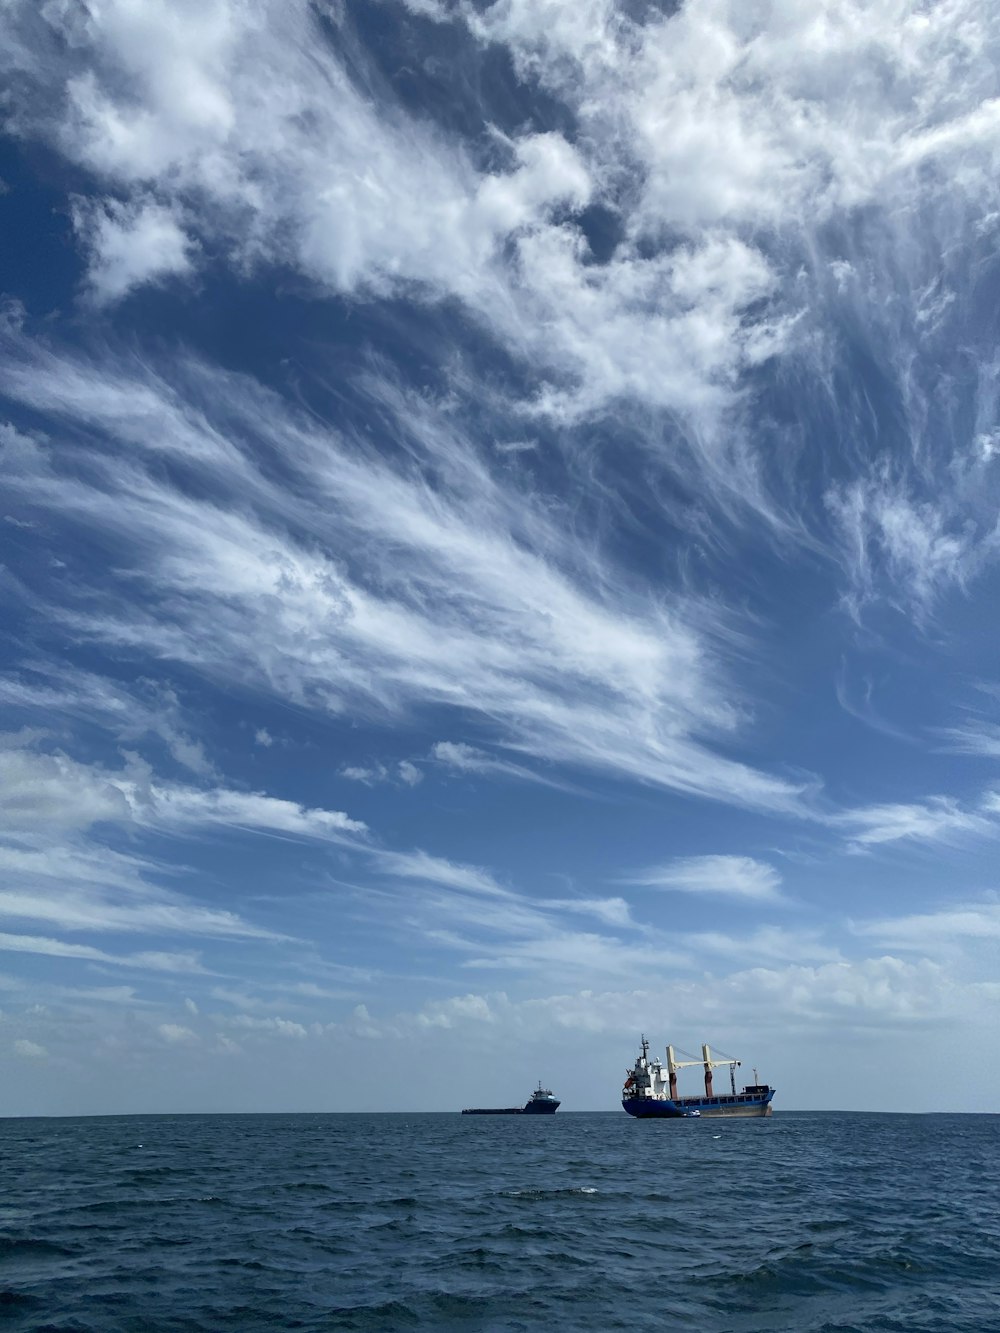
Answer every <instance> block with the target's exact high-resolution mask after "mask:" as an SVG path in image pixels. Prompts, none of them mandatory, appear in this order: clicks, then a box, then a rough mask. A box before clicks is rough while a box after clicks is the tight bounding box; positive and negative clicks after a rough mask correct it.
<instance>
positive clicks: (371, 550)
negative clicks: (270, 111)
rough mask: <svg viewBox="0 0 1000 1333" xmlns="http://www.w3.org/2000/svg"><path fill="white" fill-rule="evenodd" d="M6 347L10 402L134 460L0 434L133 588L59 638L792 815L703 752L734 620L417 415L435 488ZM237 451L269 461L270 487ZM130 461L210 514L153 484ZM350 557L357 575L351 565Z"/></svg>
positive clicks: (316, 444)
mask: <svg viewBox="0 0 1000 1333" xmlns="http://www.w3.org/2000/svg"><path fill="white" fill-rule="evenodd" d="M8 346H9V347H10V348H11V350H12V352H13V353H14V355H13V356H12V358H11V360H10V361H9V362H8V364H7V367H6V370H5V372H4V373H2V374H0V384H2V386H3V387H5V388H6V389H7V391H8V392H9V393H12V394H15V395H17V396H19V397H22V398H23V399H24V400H25V401H27V402H28V403H30V404H32V405H34V406H37V407H44V408H45V409H46V410H47V411H50V412H56V413H58V414H59V416H60V417H61V418H62V419H63V420H64V422H65V423H66V425H67V427H68V428H74V423H75V428H76V429H78V430H82V428H83V427H84V425H86V426H87V428H88V430H89V431H93V430H94V429H95V428H96V429H99V430H100V431H102V432H104V433H106V438H107V440H108V444H109V445H112V444H114V445H116V446H118V447H120V446H122V445H127V446H128V447H129V448H130V449H131V450H132V453H133V462H132V463H131V464H130V465H128V466H124V465H122V463H121V462H120V460H119V461H116V463H115V464H114V466H111V465H110V464H109V460H108V459H107V458H106V457H105V456H104V455H103V451H102V450H100V449H98V450H95V451H94V452H93V453H91V454H90V461H91V464H92V474H91V478H90V479H89V480H84V479H83V478H81V477H80V475H79V474H78V473H77V474H73V475H70V474H69V473H68V472H66V471H64V470H63V469H62V467H61V463H60V450H59V449H58V448H56V449H50V448H46V447H45V446H44V445H43V444H42V442H40V441H37V440H31V439H28V438H27V437H25V436H23V435H16V436H8V440H7V447H6V452H7V457H8V460H9V464H10V474H11V483H12V486H14V487H16V488H19V490H20V493H21V494H22V495H23V496H24V497H25V499H28V497H29V496H30V501H31V504H32V506H33V507H39V506H41V507H44V508H46V509H47V510H49V511H50V512H52V513H53V514H57V515H59V516H60V517H61V518H62V519H63V520H64V521H66V522H67V523H70V524H72V525H74V526H77V527H80V528H81V529H82V530H86V529H88V528H90V527H91V526H93V525H99V526H100V528H101V531H102V533H103V534H104V540H106V541H110V542H112V543H114V544H115V545H116V546H117V548H118V549H119V550H120V551H121V552H122V557H123V559H127V561H128V563H129V565H130V566H131V567H132V570H133V573H132V578H133V579H137V580H142V581H143V582H144V583H145V584H146V586H147V587H148V589H149V591H150V593H151V594H153V595H152V596H151V597H150V598H149V599H148V600H146V601H145V602H144V603H142V604H140V603H139V602H137V601H135V600H134V599H132V600H130V602H129V603H128V604H127V607H126V608H123V607H122V604H121V603H120V602H118V601H117V599H115V598H113V597H109V596H107V593H108V592H110V589H107V590H106V592H105V598H104V604H103V605H102V606H100V607H98V606H95V605H94V604H93V603H91V604H90V605H89V606H88V608H87V611H86V614H85V615H84V614H82V613H81V612H78V611H75V610H73V609H67V608H62V609H60V610H57V611H55V614H57V615H59V616H60V617H61V618H64V619H65V621H66V623H67V624H69V625H71V626H72V627H73V629H74V630H75V632H77V633H80V634H83V635H85V636H86V637H88V638H94V639H97V640H98V641H101V642H104V643H108V644H110V643H116V644H118V646H119V647H120V648H121V649H123V650H129V649H131V650H137V649H138V648H139V647H140V645H141V647H142V648H143V650H145V651H152V652H154V653H156V654H157V655H159V656H161V657H163V658H166V659H172V660H174V661H177V662H182V663H184V664H186V665H188V666H190V667H194V668H196V669H198V670H200V671H203V672H207V673H210V674H211V675H213V676H215V677H216V678H217V679H220V680H222V679H225V680H228V679H231V678H232V676H233V675H234V673H235V674H236V675H237V676H239V677H240V678H241V679H243V680H244V681H245V682H246V683H247V684H248V685H252V686H253V687H254V688H256V689H264V690H267V691H269V692H274V693H276V694H278V695H279V696H280V697H283V698H286V699H291V700H293V701H294V702H296V703H297V704H300V705H302V704H305V705H307V706H309V707H313V708H319V709H322V710H334V709H339V708H343V707H345V706H347V705H350V706H351V707H353V708H355V709H361V710H364V711H365V712H367V713H369V714H374V713H377V712H398V711H400V710H403V709H407V708H416V707H420V706H424V705H429V704H436V705H442V704H443V705H445V706H450V707H454V708H462V709H467V710H474V711H476V712H479V713H480V714H481V715H482V716H483V717H484V719H485V720H487V721H489V722H490V723H492V724H493V725H494V726H496V727H499V728H500V729H501V731H502V735H503V739H504V740H505V743H506V745H507V748H508V750H509V751H511V752H517V751H520V752H522V753H525V754H533V755H537V756H538V757H539V758H542V759H545V760H548V761H550V762H552V763H556V764H569V765H573V766H576V767H585V768H590V769H593V770H596V771H603V772H607V773H611V774H616V775H619V776H628V777H631V778H633V779H637V780H639V781H642V782H647V783H650V784H654V785H662V786H666V787H673V788H676V789H679V790H685V791H691V792H696V793H698V794H701V795H705V796H709V797H711V798H713V799H718V800H723V801H733V802H735V803H738V804H746V805H749V806H754V807H758V808H769V809H773V810H776V811H777V810H780V811H783V812H785V813H788V814H795V813H798V814H803V813H806V810H807V807H808V800H807V784H805V783H801V782H798V783H796V782H791V781H788V780H784V779H782V778H779V777H775V776H772V775H770V774H768V773H765V772H762V771H760V770H758V769H755V768H753V767H752V766H750V765H748V764H743V763H740V762H737V761H735V760H733V759H729V758H723V757H722V756H721V755H720V754H718V753H716V752H715V751H714V750H713V748H712V744H711V742H712V740H713V739H714V738H715V737H716V736H721V735H723V734H725V733H727V732H729V733H731V732H732V731H733V730H734V728H735V727H736V726H737V724H738V722H739V720H740V712H739V709H738V707H735V706H734V702H733V700H732V698H731V697H727V696H731V695H732V694H734V693H735V687H734V685H733V683H732V681H731V680H727V678H726V674H727V673H726V671H725V667H724V658H725V652H726V648H727V644H728V643H730V642H732V641H733V640H734V639H735V640H737V641H739V644H740V650H741V651H742V649H743V644H742V640H741V636H740V633H739V631H738V630H737V629H736V627H735V625H733V624H730V623H728V622H727V619H726V618H725V617H724V616H722V615H720V612H719V609H718V607H716V606H713V605H712V604H710V603H709V602H707V601H704V600H701V599H698V598H696V597H691V596H683V597H674V598H673V599H670V601H669V602H668V601H667V599H665V598H664V596H663V595H662V593H661V592H658V593H657V595H656V596H655V597H654V596H650V595H643V594H642V593H639V592H637V591H636V590H635V589H633V588H631V587H629V585H628V583H627V582H626V581H625V580H623V579H622V578H621V576H620V575H619V574H618V573H617V572H616V571H615V569H614V568H613V567H612V566H611V565H610V564H600V563H598V560H599V557H597V556H595V554H594V552H593V551H592V550H591V549H585V548H584V547H583V546H581V544H580V542H579V540H578V539H577V538H576V537H575V536H574V535H573V534H571V533H569V532H566V531H565V530H562V529H560V527H559V526H557V525H556V524H555V523H554V522H553V520H552V518H551V517H550V516H549V515H548V514H547V513H546V511H545V509H544V508H543V506H541V505H540V504H538V503H535V502H533V498H532V497H531V496H530V495H529V494H526V493H524V492H523V491H520V490H517V489H515V490H513V491H511V490H508V489H505V488H503V487H501V485H500V482H499V480H498V478H497V477H496V476H494V475H493V473H492V472H491V471H490V467H489V464H488V460H487V459H486V457H485V456H484V455H483V454H481V453H480V452H478V451H477V450H476V449H474V448H473V447H472V446H471V444H470V442H469V441H467V440H465V439H463V438H462V437H461V436H460V435H457V434H456V433H455V430H454V427H453V426H452V425H451V423H449V422H446V421H443V420H441V419H435V418H434V417H433V415H430V414H429V413H428V412H427V409H426V407H425V408H424V409H423V411H422V414H421V415H420V416H417V417H416V419H413V420H411V421H410V423H409V427H408V429H409V431H410V433H411V436H412V437H413V443H414V444H415V445H416V446H418V447H419V449H420V451H421V453H422V454H423V456H424V457H425V458H426V460H427V463H428V465H432V466H433V468H434V469H435V472H436V473H437V475H438V476H439V477H440V478H441V479H442V481H443V483H444V484H443V485H442V486H440V487H439V489H438V490H437V492H436V493H432V492H431V491H430V490H429V489H428V487H427V485H426V482H425V480H424V479H423V478H422V477H421V475H420V474H419V472H418V473H416V474H412V473H409V472H408V471H406V470H402V469H401V468H399V467H392V466H390V465H389V464H388V463H387V462H385V461H383V460H381V459H378V458H375V457H372V456H371V454H370V453H364V452H360V451H359V450H358V448H357V447H356V446H352V443H351V442H350V441H348V440H345V439H343V438H340V437H338V436H337V435H336V434H334V433H333V432H332V431H329V430H323V429H321V428H319V427H317V425H316V424H315V423H314V422H313V421H311V420H309V419H307V418H304V417H303V416H302V415H301V414H298V413H296V412H293V411H292V410H291V409H290V408H289V407H288V406H287V405H286V404H284V403H282V401H281V400H280V399H279V398H278V397H277V396H276V395H275V394H273V393H269V392H266V391H264V390H262V389H261V388H260V387H259V386H257V385H254V384H252V383H251V382H249V381H247V380H244V379H241V378H238V377H233V376H227V375H220V374H219V373H218V372H214V371H212V370H210V369H209V368H208V367H206V366H203V365H197V364H195V363H190V362H188V363H187V364H186V365H184V366H178V367H176V370H177V372H178V374H179V375H180V377H181V379H182V380H183V381H185V382H186V384H185V389H186V392H187V393H189V394H190V393H194V395H195V397H196V399H197V400H198V405H197V406H195V403H194V402H193V401H186V400H185V399H184V398H181V397H179V396H178V394H177V393H176V392H175V391H174V390H173V389H172V388H171V387H170V386H169V384H168V383H167V382H166V381H164V380H162V379H160V378H159V377H158V376H155V375H150V373H149V372H148V370H147V369H146V368H143V367H138V366H137V367H135V372H136V379H135V380H134V381H133V380H130V379H128V378H127V377H126V378H123V376H122V371H121V369H120V368H119V369H112V368H111V367H110V366H108V365H97V364H94V363H88V362H86V361H80V360H71V361H69V362H68V363H66V362H65V358H58V357H54V356H53V355H52V354H51V353H48V352H43V351H40V350H39V349H38V347H37V346H36V345H35V344H33V343H32V342H31V341H30V340H26V339H24V338H23V337H22V336H21V335H19V334H17V333H16V332H13V331H12V335H11V341H10V342H9V343H8ZM203 394H205V397H204V398H202V395H203ZM385 406H386V407H387V408H388V407H390V406H395V404H394V403H393V402H392V399H391V398H389V399H387V400H386V401H385ZM210 415H212V416H215V415H217V416H218V422H217V424H216V423H214V422H213V421H211V420H209V419H208V418H209V416H210ZM80 443H81V444H82V440H81V441H80ZM136 446H139V450H138V453H136V449H135V447H136ZM255 450H262V451H263V454H264V455H265V456H267V455H268V454H270V453H272V452H273V451H275V450H277V451H278V453H279V454H280V456H282V457H283V459H284V464H283V466H291V467H292V468H293V469H294V471H295V472H296V473H297V476H296V479H295V481H294V484H293V485H292V487H291V489H289V487H288V486H284V487H282V488H281V489H278V488H277V487H276V486H275V485H274V484H273V482H272V481H270V480H269V479H268V478H267V477H266V476H265V474H264V473H263V472H262V471H261V470H260V468H259V467H258V465H257V464H256V462H255V459H254V451H255ZM144 454H146V455H148V456H149V457H150V459H152V458H155V457H157V456H162V457H170V458H173V459H174V460H175V461H176V462H177V463H178V464H179V465H183V466H186V467H191V468H193V469H195V471H196V472H197V473H198V474H199V475H201V476H202V477H203V479H204V480H205V481H208V480H211V483H212V487H213V490H215V491H216V492H218V490H219V488H220V487H221V488H222V489H223V494H224V495H225V496H226V497H227V498H226V499H225V500H218V501H211V502H210V501H208V500H206V499H203V498H197V497H195V496H194V495H192V494H191V493H190V492H189V491H182V490H180V489H177V488H174V487H172V486H170V485H169V484H168V483H166V481H165V479H164V477H163V475H162V473H159V472H158V471H156V470H154V469H153V468H152V467H150V468H149V469H147V468H146V467H145V466H144V465H143V463H142V462H141V459H142V456H143V455H144ZM80 456H81V455H80V452H79V450H75V451H74V459H75V460H79V458H80ZM334 476H335V477H336V482H335V484H334V482H333V480H332V478H333V477H334ZM386 533H391V537H392V540H391V542H387V541H386V537H385V534H386ZM400 549H405V550H406V551H407V554H408V560H407V561H406V562H405V564H402V563H401V562H400V561H399V560H398V558H397V552H398V551H399V550H400ZM359 551H363V552H364V554H365V573H364V576H363V577H361V576H359V575H358V574H356V573H349V572H348V570H349V569H351V568H352V565H353V567H354V568H357V560H356V559H355V556H356V555H357V553H358V552H359ZM352 553H353V554H352ZM303 626H308V627H309V630H308V633H307V634H305V635H303V633H302V627H303Z"/></svg>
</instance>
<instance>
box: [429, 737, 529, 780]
mask: <svg viewBox="0 0 1000 1333" xmlns="http://www.w3.org/2000/svg"><path fill="white" fill-rule="evenodd" d="M431 755H432V756H433V758H435V759H436V760H437V761H438V763H440V764H444V765H445V766H446V767H448V768H453V769H455V770H457V771H458V772H460V773H481V774H484V775H493V776H497V777H509V778H518V779H520V780H521V781H525V782H541V783H545V784H547V785H556V784H550V780H549V779H548V778H545V777H541V776H540V775H539V774H537V773H534V772H533V771H532V770H531V769H530V768H525V767H524V766H523V765H522V764H514V763H511V761H510V760H509V759H498V758H497V757H496V756H495V755H492V754H488V753H487V752H486V751H485V750H480V749H479V748H478V747H477V746H475V745H466V744H465V743H464V742H463V741H438V742H437V743H436V744H435V745H434V746H432V748H431Z"/></svg>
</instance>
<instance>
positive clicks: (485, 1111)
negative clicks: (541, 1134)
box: [462, 1079, 560, 1115]
mask: <svg viewBox="0 0 1000 1333" xmlns="http://www.w3.org/2000/svg"><path fill="white" fill-rule="evenodd" d="M559 1106H560V1102H559V1098H558V1097H554V1096H553V1095H552V1089H551V1088H543V1087H542V1080H541V1079H539V1080H538V1087H537V1088H536V1089H535V1091H534V1092H533V1093H532V1094H531V1096H530V1097H529V1098H528V1100H527V1101H526V1102H525V1103H524V1105H523V1106H467V1107H466V1108H465V1110H464V1111H463V1112H462V1114H463V1115H555V1113H556V1111H557V1110H558V1109H559Z"/></svg>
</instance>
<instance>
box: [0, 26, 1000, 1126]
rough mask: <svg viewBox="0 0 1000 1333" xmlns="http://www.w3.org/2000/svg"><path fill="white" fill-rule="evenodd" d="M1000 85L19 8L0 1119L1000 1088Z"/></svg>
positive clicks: (829, 44) (894, 69)
mask: <svg viewBox="0 0 1000 1333" xmlns="http://www.w3.org/2000/svg"><path fill="white" fill-rule="evenodd" d="M998 58H1000V9H997V8H996V7H994V6H989V5H984V4H982V3H981V0H940V2H939V3H935V4H928V3H924V2H923V0H921V2H919V3H918V2H917V0H809V2H808V3H806V0H688V3H686V4H680V3H676V0H617V3H613V2H612V0H572V2H570V0H495V2H494V3H489V0H311V2H310V0H44V3H39V0H6V3H4V5H3V6H2V7H0V87H2V88H3V90H4V91H3V93H2V97H3V117H2V120H3V128H4V133H3V138H2V140H0V181H2V185H0V235H2V245H0V292H2V298H0V342H2V350H0V475H2V486H0V617H2V621H0V623H2V626H3V633H2V636H0V1011H2V1018H0V1114H8V1115H11V1114H90V1113H105V1112H147V1111H276V1110H290V1111H296V1110H303V1111H357V1110H386V1111H399V1110H455V1109H459V1108H460V1107H462V1106H466V1105H490V1104H499V1105H509V1104H513V1103H516V1102H517V1101H519V1100H520V1099H521V1098H522V1096H523V1097H526V1096H527V1095H528V1093H529V1092H530V1090H531V1088H532V1087H533V1086H534V1085H535V1082H536V1080H538V1079H541V1080H542V1081H543V1082H544V1083H545V1085H546V1086H549V1087H551V1088H553V1090H554V1091H555V1092H556V1095H557V1096H559V1097H560V1098H561V1099H562V1102H563V1106H564V1108H565V1110H567V1111H569V1110H611V1109H613V1108H615V1107H616V1106H617V1105H618V1103H619V1099H620V1089H621V1083H622V1079H623V1076H624V1072H625V1069H626V1067H627V1066H629V1065H630V1064H631V1063H632V1061H633V1060H634V1058H635V1055H636V1053H637V1049H638V1042H639V1037H640V1034H641V1033H646V1034H647V1036H648V1037H649V1038H650V1041H651V1042H652V1044H653V1046H654V1049H655V1050H657V1051H660V1052H662V1048H663V1046H665V1044H666V1043H667V1042H671V1043H672V1044H674V1045H675V1046H678V1047H680V1048H683V1049H685V1050H687V1051H697V1050H698V1048H699V1047H700V1044H701V1043H702V1042H709V1043H711V1044H712V1045H713V1047H717V1048H718V1049H719V1050H720V1051H722V1052H724V1053H725V1054H727V1055H732V1056H734V1057H738V1058H741V1059H742V1060H743V1061H744V1070H743V1072H745V1073H747V1074H749V1073H750V1071H751V1069H752V1068H753V1067H757V1069H758V1070H759V1076H760V1078H761V1079H764V1080H767V1081H769V1082H770V1083H772V1084H773V1085H775V1086H777V1088H778V1094H777V1097H776V1101H775V1107H776V1109H777V1110H778V1111H780V1110H781V1109H782V1108H783V1107H784V1108H787V1109H792V1108H796V1109H824V1108H843V1109H861V1110H866V1109H867V1110H915V1111H926V1110H959V1111H985V1110H995V1109H996V1107H997V1105H998V1104H1000V1073H998V1065H997V1060H996V1055H997V1036H996V1033H997V1031H998V1018H1000V968H998V962H1000V958H998V941H1000V896H998V888H1000V884H998V876H997V850H998V841H1000V767H998V760H1000V656H998V649H1000V627H998V624H997V614H996V607H997V605H998V592H1000V355H998V352H997V347H998V345H1000V344H998V336H997V334H998V328H997V325H998V311H1000V300H998V296H1000V266H998V262H997V239H998V236H1000V75H998V69H1000V63H998ZM683 1077H685V1079H690V1086H689V1087H688V1090H689V1091H694V1090H695V1088H696V1086H697V1082H698V1079H697V1071H686V1072H685V1075H684V1076H683Z"/></svg>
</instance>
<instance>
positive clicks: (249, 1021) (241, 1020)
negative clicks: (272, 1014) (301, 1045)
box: [227, 1014, 309, 1041]
mask: <svg viewBox="0 0 1000 1333" xmlns="http://www.w3.org/2000/svg"><path fill="white" fill-rule="evenodd" d="M227 1022H228V1023H229V1024H230V1025H231V1026H232V1027H235V1028H243V1029H246V1030H247V1031H251V1032H271V1033H274V1034H275V1035H276V1036H278V1037H289V1038H291V1039H293V1040H295V1041H301V1040H303V1039H304V1038H305V1037H307V1036H308V1035H309V1034H308V1033H307V1032H306V1029H305V1028H304V1027H303V1026H302V1024H301V1023H295V1022H293V1021H292V1020H291V1019H290V1018H251V1017H250V1015H249V1014H237V1015H236V1016H235V1017H234V1018H230V1019H228V1020H227Z"/></svg>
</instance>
